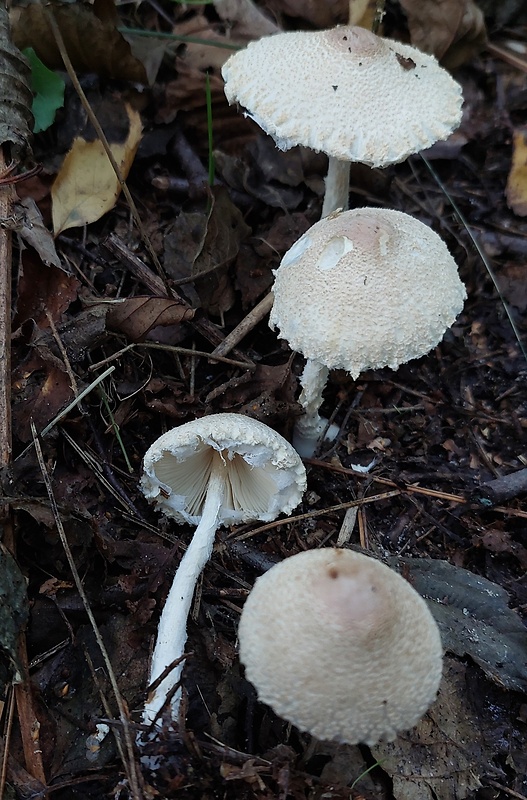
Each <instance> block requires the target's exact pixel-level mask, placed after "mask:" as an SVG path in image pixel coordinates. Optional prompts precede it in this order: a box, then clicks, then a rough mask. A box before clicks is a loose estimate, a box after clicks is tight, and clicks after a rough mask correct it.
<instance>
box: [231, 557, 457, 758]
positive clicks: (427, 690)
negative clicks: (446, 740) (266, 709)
mask: <svg viewBox="0 0 527 800" xmlns="http://www.w3.org/2000/svg"><path fill="white" fill-rule="evenodd" d="M239 641H240V659H241V661H242V663H243V664H244V665H245V672H246V675H247V678H248V680H250V681H251V683H253V684H254V686H255V687H256V690H257V692H258V697H259V699H260V700H261V701H262V702H264V703H267V704H268V705H269V706H271V708H272V709H273V710H274V711H275V712H276V713H277V714H279V715H280V716H281V717H283V718H284V719H287V720H289V721H290V722H292V723H293V724H294V725H296V726H297V727H298V728H300V730H303V731H308V732H310V733H312V734H313V735H314V736H316V737H317V738H319V739H333V740H336V741H339V742H348V743H349V744H356V743H358V742H364V743H366V744H368V745H373V744H375V743H376V742H378V741H379V740H380V739H384V740H388V741H389V740H392V739H394V738H395V736H396V734H397V732H398V731H402V730H406V729H408V728H410V727H412V726H413V725H415V724H416V723H417V721H418V720H419V718H420V717H421V716H422V715H423V714H424V713H425V711H426V710H427V709H428V708H429V706H430V705H431V704H432V703H433V701H434V699H435V696H436V692H437V689H438V686H439V682H440V680H441V667H442V647H441V640H440V637H439V631H438V628H437V625H436V623H435V621H434V619H433V617H432V615H431V613H430V611H429V610H428V607H427V605H426V603H425V601H424V600H423V599H422V597H420V595H418V594H417V592H416V591H415V590H414V589H413V588H412V587H411V586H410V584H409V583H407V582H406V581H405V580H404V579H403V578H401V577H400V575H398V574H397V573H396V572H394V571H393V570H391V569H389V567H386V566H385V565H384V564H381V563H380V562H378V561H375V560H374V559H372V558H370V557H368V556H365V555H362V554H360V553H355V552H353V551H351V550H337V549H332V548H327V549H322V550H307V551H305V552H303V553H300V554H299V555H296V556H293V557H292V558H287V559H286V560H285V561H282V562H281V563H280V564H277V565H276V566H275V567H272V569H270V570H269V572H266V573H265V575H262V576H261V577H260V578H258V579H257V581H256V583H255V585H254V588H253V590H252V592H251V593H250V595H249V597H248V598H247V600H246V602H245V605H244V608H243V613H242V617H241V620H240V626H239Z"/></svg>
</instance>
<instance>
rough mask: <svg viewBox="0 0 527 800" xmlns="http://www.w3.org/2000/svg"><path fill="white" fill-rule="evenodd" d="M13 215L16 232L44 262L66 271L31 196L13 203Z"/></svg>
mask: <svg viewBox="0 0 527 800" xmlns="http://www.w3.org/2000/svg"><path fill="white" fill-rule="evenodd" d="M15 216H16V220H17V227H16V232H17V233H18V235H19V236H20V237H21V238H22V239H23V240H24V241H25V242H27V244H29V245H31V247H34V248H35V250H36V251H37V253H38V254H39V256H40V258H41V259H42V261H43V262H44V264H46V266H48V267H49V266H54V267H58V268H59V269H60V270H62V271H63V272H66V273H68V270H67V269H65V267H63V266H62V262H61V260H60V258H59V257H58V255H57V251H56V249H55V242H54V241H53V236H52V235H51V233H50V231H48V229H47V228H46V226H45V225H44V222H43V220H42V214H41V213H40V210H39V208H38V206H37V204H36V203H35V201H34V200H33V198H32V197H24V199H23V200H20V201H19V202H18V203H15Z"/></svg>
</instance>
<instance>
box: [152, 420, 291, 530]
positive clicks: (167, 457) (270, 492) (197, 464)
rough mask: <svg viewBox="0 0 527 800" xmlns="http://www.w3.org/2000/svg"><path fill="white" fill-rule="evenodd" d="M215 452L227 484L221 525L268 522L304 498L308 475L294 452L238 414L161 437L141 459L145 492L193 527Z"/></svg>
mask: <svg viewBox="0 0 527 800" xmlns="http://www.w3.org/2000/svg"><path fill="white" fill-rule="evenodd" d="M217 453H219V454H220V455H221V458H222V460H223V463H224V466H225V481H226V488H225V493H224V498H223V502H222V505H221V509H220V521H221V524H225V525H230V524H233V523H239V522H244V521H248V520H254V519H260V520H263V521H265V522H268V521H270V520H273V519H275V518H276V517H277V516H278V514H279V513H280V512H283V513H286V514H287V513H289V512H290V511H292V509H293V508H295V506H297V505H298V503H299V502H300V500H301V499H302V495H303V493H304V491H305V488H306V476H305V469H304V466H303V464H302V462H301V460H300V458H299V456H298V454H297V452H296V450H294V449H293V447H292V446H291V445H290V444H289V442H287V441H286V440H285V439H284V438H283V437H282V436H280V434H278V433H276V431H274V430H272V428H269V427H268V426H267V425H265V424H264V423H263V422H258V421H257V420H255V419H251V418H250V417H245V416H243V415H242V414H211V415H209V416H207V417H202V418H201V419H195V420H193V421H192V422H187V423H185V424H184V425H180V426H179V427H178V428H173V429H172V430H170V431H167V433H164V434H163V435H162V436H160V437H159V439H157V441H155V442H154V444H153V445H152V446H151V447H150V448H149V449H148V450H147V452H146V455H145V457H144V462H143V469H144V473H143V477H142V479H141V489H142V490H143V493H144V494H145V496H146V497H147V498H148V499H149V500H154V501H155V503H156V504H157V505H158V507H159V508H160V510H161V511H163V512H164V513H165V514H167V515H169V516H171V517H174V519H176V521H177V522H180V523H183V522H190V523H192V524H197V523H198V522H199V520H200V518H201V512H202V508H203V503H204V500H205V496H206V493H207V485H208V481H209V475H210V471H211V467H212V464H213V459H214V456H215V455H216V454H217Z"/></svg>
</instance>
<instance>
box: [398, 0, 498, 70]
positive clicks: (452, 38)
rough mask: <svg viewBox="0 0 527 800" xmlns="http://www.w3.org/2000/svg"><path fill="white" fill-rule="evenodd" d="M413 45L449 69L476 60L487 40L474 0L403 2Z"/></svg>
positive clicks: (407, 0) (482, 19)
mask: <svg viewBox="0 0 527 800" xmlns="http://www.w3.org/2000/svg"><path fill="white" fill-rule="evenodd" d="M401 6H402V7H403V9H404V11H405V12H406V16H407V17H408V28H409V30H410V37H411V40H412V44H414V45H415V46H416V47H418V48H419V49H420V50H423V51H424V52H425V53H433V55H435V56H436V58H438V59H440V60H441V61H442V63H443V64H444V65H445V66H446V67H447V68H449V69H453V68H454V67H458V66H459V65H460V64H462V63H463V62H465V61H468V60H469V59H470V58H473V56H474V55H476V54H477V53H478V52H479V51H480V50H481V48H482V47H483V46H484V44H485V41H486V29H485V18H484V16H483V12H482V11H481V9H480V8H478V6H477V5H476V3H475V2H474V0H441V2H438V1H437V0H401Z"/></svg>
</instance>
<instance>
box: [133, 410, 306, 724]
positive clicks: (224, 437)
mask: <svg viewBox="0 0 527 800" xmlns="http://www.w3.org/2000/svg"><path fill="white" fill-rule="evenodd" d="M143 467H144V474H143V477H142V480H141V488H142V490H143V492H144V494H145V496H146V497H147V498H148V499H149V500H153V501H154V502H155V503H156V505H157V506H158V508H159V509H160V510H161V511H162V512H163V513H165V514H167V515H168V516H171V517H173V518H174V519H175V520H176V522H178V523H184V522H189V523H191V524H194V525H197V528H196V530H195V532H194V536H193V539H192V541H191V543H190V545H189V547H188V549H187V552H186V553H185V555H184V557H183V559H182V560H181V563H180V564H179V567H178V569H177V572H176V575H175V577H174V582H173V584H172V587H171V589H170V592H169V594H168V597H167V600H166V603H165V606H164V608H163V611H162V614H161V619H160V621H159V629H158V634H157V640H156V644H155V648H154V653H153V657H152V664H151V668H150V683H153V682H154V681H156V680H157V679H158V678H159V676H160V675H161V674H162V673H163V672H164V671H165V670H166V668H167V667H168V666H169V665H170V664H172V662H173V661H175V660H176V659H178V658H181V657H182V656H183V653H184V648H185V642H186V639H187V630H186V625H187V617H188V612H189V609H190V604H191V601H192V596H193V594H194V588H195V585H196V581H197V579H198V577H199V575H200V573H201V571H202V569H203V567H204V566H205V564H206V562H207V561H208V559H209V557H210V555H211V552H212V547H213V543H214V534H215V532H216V529H217V528H218V527H219V526H220V525H232V524H236V523H240V522H248V521H250V520H256V519H258V520H263V521H265V522H268V521H271V520H273V519H275V518H276V517H277V516H278V515H279V514H280V513H281V512H284V513H289V512H290V511H291V510H292V509H293V508H294V507H295V506H296V505H298V503H299V502H300V500H301V498H302V494H303V492H304V490H305V486H306V477H305V470H304V467H303V465H302V462H301V461H300V459H299V457H298V455H297V453H296V452H295V450H294V449H293V448H292V447H291V445H290V444H289V443H288V442H287V441H286V440H285V439H284V438H283V437H282V436H280V435H279V434H278V433H276V431H274V430H272V429H271V428H269V427H268V426H267V425H264V424H263V423H262V422H258V421H257V420H254V419H251V418H249V417H245V416H243V415H241V414H213V415H211V416H208V417H203V418H201V419H197V420H193V421H192V422H188V423H186V424H185V425H181V426H180V427H178V428H174V429H173V430H170V431H168V432H167V433H165V434H163V436H161V437H160V438H159V439H158V440H157V441H156V442H154V444H153V445H152V446H151V447H150V448H149V450H148V451H147V453H146V455H145V458H144V464H143ZM181 672H182V664H179V665H178V666H176V667H175V668H174V669H172V671H171V672H170V673H169V675H167V676H166V677H165V678H164V679H163V680H162V681H161V683H160V684H159V685H158V687H157V688H156V689H155V690H154V691H153V692H151V694H150V696H149V698H148V700H147V703H146V705H145V709H144V713H143V721H144V722H145V723H147V724H149V723H152V722H154V721H155V720H156V719H157V717H158V715H159V714H160V712H161V711H162V710H163V708H164V707H165V705H166V704H167V696H169V694H170V692H171V691H173V689H174V687H175V686H176V685H177V683H178V681H179V679H180V676H181ZM180 694H181V693H180V691H179V690H178V691H176V692H175V693H174V695H173V697H172V698H171V700H170V711H171V716H172V717H174V716H175V715H176V713H177V709H178V707H179V702H180Z"/></svg>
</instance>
